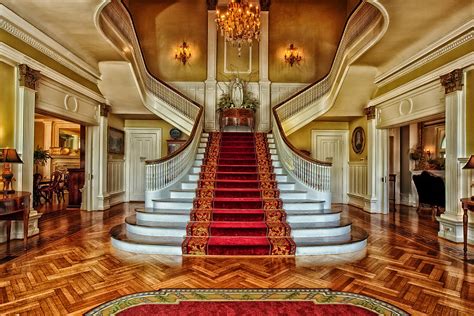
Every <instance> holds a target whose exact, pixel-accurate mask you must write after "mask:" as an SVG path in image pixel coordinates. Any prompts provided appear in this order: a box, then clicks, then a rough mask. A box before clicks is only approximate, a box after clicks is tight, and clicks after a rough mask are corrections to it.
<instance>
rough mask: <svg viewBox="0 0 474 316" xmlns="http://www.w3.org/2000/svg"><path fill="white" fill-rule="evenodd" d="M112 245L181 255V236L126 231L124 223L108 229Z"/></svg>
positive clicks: (133, 250) (153, 252)
mask: <svg viewBox="0 0 474 316" xmlns="http://www.w3.org/2000/svg"><path fill="white" fill-rule="evenodd" d="M110 235H111V240H112V245H113V246H114V247H115V248H117V249H120V250H124V251H128V252H132V253H143V254H163V255H178V256H180V255H182V254H183V253H182V250H181V244H182V243H183V240H184V238H183V237H172V236H168V237H159V238H157V237H154V236H143V235H138V234H133V233H130V232H127V228H126V224H120V225H117V226H115V227H113V228H112V229H111V230H110Z"/></svg>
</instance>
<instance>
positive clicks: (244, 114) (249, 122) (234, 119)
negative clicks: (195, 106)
mask: <svg viewBox="0 0 474 316" xmlns="http://www.w3.org/2000/svg"><path fill="white" fill-rule="evenodd" d="M254 116H255V112H254V111H253V110H251V109H246V108H230V109H222V110H220V111H219V122H220V129H221V130H222V129H223V128H224V127H226V126H248V127H250V129H251V130H252V131H253V130H254V128H255V122H254V121H255V119H254Z"/></svg>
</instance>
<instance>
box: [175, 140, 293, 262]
mask: <svg viewBox="0 0 474 316" xmlns="http://www.w3.org/2000/svg"><path fill="white" fill-rule="evenodd" d="M279 196H280V191H279V190H278V185H277V182H276V181H275V173H274V172H273V166H272V160H271V155H270V152H269V148H268V143H267V136H266V134H264V133H211V134H210V139H209V142H208V145H207V147H206V152H205V155H204V160H203V164H202V166H201V172H200V174H199V182H198V189H197V190H196V198H195V199H194V202H193V209H192V210H191V215H190V221H189V223H188V225H187V228H186V238H185V240H184V242H183V244H182V250H183V254H184V255H226V256H232V255H251V256H252V255H259V256H262V255H263V256H266V255H294V253H295V250H296V245H295V243H294V241H293V239H292V238H291V229H290V226H289V225H288V223H287V222H286V213H285V211H284V210H283V209H282V207H283V202H282V201H281V199H280V198H279Z"/></svg>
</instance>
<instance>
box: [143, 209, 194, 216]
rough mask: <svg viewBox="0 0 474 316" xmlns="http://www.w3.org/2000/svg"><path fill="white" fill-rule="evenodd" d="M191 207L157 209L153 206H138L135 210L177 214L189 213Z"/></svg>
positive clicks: (147, 212)
mask: <svg viewBox="0 0 474 316" xmlns="http://www.w3.org/2000/svg"><path fill="white" fill-rule="evenodd" d="M190 211H191V209H189V208H185V209H184V208H183V209H155V208H151V207H147V208H145V207H144V208H136V209H135V212H137V213H144V214H177V215H183V214H186V215H189V213H190Z"/></svg>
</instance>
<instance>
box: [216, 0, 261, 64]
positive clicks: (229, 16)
mask: <svg viewBox="0 0 474 316" xmlns="http://www.w3.org/2000/svg"><path fill="white" fill-rule="evenodd" d="M216 23H217V26H218V28H219V29H220V31H221V35H222V36H223V37H224V38H225V40H226V41H227V42H229V43H231V44H232V45H233V46H237V48H238V50H239V56H240V50H241V48H242V46H243V45H245V44H248V45H249V46H252V41H253V40H254V39H255V40H257V41H258V40H259V37H260V10H259V9H258V6H253V5H252V4H249V3H248V1H247V0H232V1H231V2H229V4H228V5H227V12H226V13H223V14H220V12H219V10H217V12H216Z"/></svg>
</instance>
